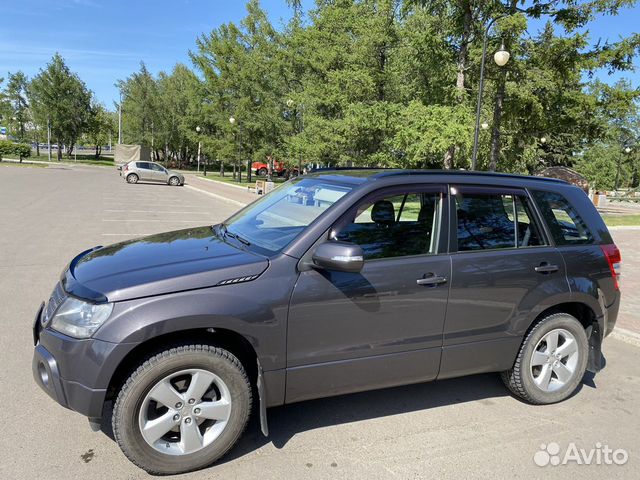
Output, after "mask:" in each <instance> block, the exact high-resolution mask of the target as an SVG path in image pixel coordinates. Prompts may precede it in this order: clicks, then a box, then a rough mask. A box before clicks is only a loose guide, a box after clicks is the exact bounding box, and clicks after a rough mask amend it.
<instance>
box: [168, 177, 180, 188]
mask: <svg viewBox="0 0 640 480" xmlns="http://www.w3.org/2000/svg"><path fill="white" fill-rule="evenodd" d="M169 185H171V186H172V187H177V186H179V185H180V179H179V178H178V177H171V178H170V179H169Z"/></svg>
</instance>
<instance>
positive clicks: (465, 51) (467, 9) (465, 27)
mask: <svg viewBox="0 0 640 480" xmlns="http://www.w3.org/2000/svg"><path fill="white" fill-rule="evenodd" d="M461 5H462V8H463V10H464V19H463V24H462V39H461V41H460V50H459V51H458V61H457V67H458V74H457V76H456V89H457V91H458V96H459V101H460V102H462V101H463V100H464V94H465V88H464V81H465V75H466V70H467V59H468V56H469V39H470V38H471V24H472V23H473V14H472V12H471V3H470V2H469V0H463V1H462V2H461Z"/></svg>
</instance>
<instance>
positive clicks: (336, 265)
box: [311, 241, 364, 273]
mask: <svg viewBox="0 0 640 480" xmlns="http://www.w3.org/2000/svg"><path fill="white" fill-rule="evenodd" d="M311 258H312V260H313V265H314V266H315V267H317V268H323V269H325V270H334V271H337V272H351V273H357V272H359V271H360V270H362V266H363V265H364V254H363V253H362V248H360V246H359V245H355V244H353V243H348V242H333V241H330V242H324V243H321V244H320V245H318V247H317V248H316V251H315V252H313V256H312V257H311Z"/></svg>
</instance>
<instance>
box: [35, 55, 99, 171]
mask: <svg viewBox="0 0 640 480" xmlns="http://www.w3.org/2000/svg"><path fill="white" fill-rule="evenodd" d="M28 98H29V103H30V106H31V109H32V112H33V116H34V118H35V119H36V122H37V123H38V124H40V125H47V124H49V125H51V133H52V137H53V139H54V140H55V141H56V142H57V143H58V147H59V148H58V161H59V160H61V158H62V145H65V146H67V147H68V154H70V152H71V150H72V148H73V146H74V145H75V143H76V141H77V139H78V138H79V137H80V135H81V134H82V132H83V130H84V129H85V127H86V125H87V122H88V118H89V112H90V110H91V93H90V91H89V90H88V89H87V87H86V85H85V84H84V82H82V80H80V78H79V77H78V76H77V75H76V74H75V73H73V72H71V70H70V69H69V67H67V65H66V64H65V62H64V59H63V58H62V57H61V56H60V55H59V54H57V53H56V54H55V55H54V56H53V58H52V59H51V62H50V63H49V64H47V66H46V67H45V68H44V69H41V70H40V73H39V74H38V75H37V76H36V77H34V78H33V79H32V80H31V83H30V84H29V88H28Z"/></svg>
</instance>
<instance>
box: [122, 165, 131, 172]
mask: <svg viewBox="0 0 640 480" xmlns="http://www.w3.org/2000/svg"><path fill="white" fill-rule="evenodd" d="M122 170H124V171H125V172H126V171H127V170H129V164H128V163H125V164H124V167H122Z"/></svg>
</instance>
